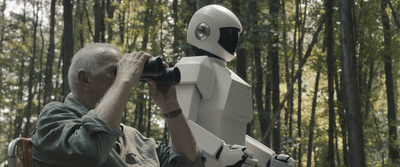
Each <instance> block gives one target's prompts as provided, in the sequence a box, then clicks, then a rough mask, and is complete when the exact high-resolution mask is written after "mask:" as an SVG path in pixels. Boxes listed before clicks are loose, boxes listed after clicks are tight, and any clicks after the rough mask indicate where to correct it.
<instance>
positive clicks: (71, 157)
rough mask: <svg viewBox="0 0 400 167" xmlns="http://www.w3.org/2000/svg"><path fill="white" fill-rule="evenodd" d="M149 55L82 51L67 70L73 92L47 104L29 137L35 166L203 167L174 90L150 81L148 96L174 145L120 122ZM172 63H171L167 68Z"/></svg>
mask: <svg viewBox="0 0 400 167" xmlns="http://www.w3.org/2000/svg"><path fill="white" fill-rule="evenodd" d="M150 57H151V55H149V54H147V53H145V52H133V53H130V54H126V55H125V56H122V55H121V53H120V52H119V51H118V49H117V48H116V47H115V46H113V45H110V44H102V43H94V44H89V45H87V46H86V47H84V48H82V49H81V50H80V51H79V52H78V53H76V54H75V56H74V57H73V59H72V63H71V67H70V69H69V75H68V79H69V85H70V88H71V94H69V95H68V96H67V98H66V99H65V102H64V103H61V102H52V103H49V104H47V105H46V106H45V107H44V108H43V110H42V112H41V114H40V116H39V119H38V124H37V128H36V130H35V131H34V132H33V135H32V144H33V148H32V153H33V160H34V165H35V166H110V167H116V166H204V161H205V158H204V155H203V154H202V153H201V152H200V151H199V150H198V148H197V145H196V141H195V139H194V137H193V134H192V131H191V129H190V128H189V126H188V124H187V122H186V119H185V117H184V116H183V114H181V113H182V110H181V108H180V106H179V103H178V101H177V97H176V90H175V86H167V85H157V83H156V82H155V81H153V80H148V85H149V89H150V91H149V94H150V96H151V98H152V99H153V101H154V102H155V104H157V106H158V107H160V109H161V111H162V113H163V114H164V118H165V120H166V122H167V124H168V127H169V129H170V132H171V140H172V147H166V146H165V145H164V144H162V143H159V142H155V141H154V139H150V138H146V137H144V136H143V135H142V134H140V133H139V132H138V131H137V130H136V129H134V128H132V127H128V126H126V125H124V124H121V118H122V116H123V112H124V109H125V106H126V103H127V101H128V95H129V92H130V90H131V89H132V88H133V87H135V86H136V85H137V84H138V83H139V80H140V77H141V74H142V71H143V67H144V63H145V62H146V61H147V59H149V58H150ZM172 65H173V64H172V63H170V66H172Z"/></svg>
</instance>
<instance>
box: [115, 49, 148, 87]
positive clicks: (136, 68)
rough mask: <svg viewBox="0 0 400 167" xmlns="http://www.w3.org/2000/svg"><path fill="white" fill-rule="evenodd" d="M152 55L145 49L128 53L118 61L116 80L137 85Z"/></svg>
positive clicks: (132, 85) (131, 85) (129, 84)
mask: <svg viewBox="0 0 400 167" xmlns="http://www.w3.org/2000/svg"><path fill="white" fill-rule="evenodd" d="M150 57H152V56H151V55H150V54H148V53H146V52H143V51H140V52H132V53H129V54H126V55H125V56H124V57H123V58H122V59H121V60H120V61H119V62H118V67H117V76H116V79H115V82H120V81H126V82H127V83H128V86H130V87H134V86H136V85H137V84H138V83H139V80H140V77H141V76H142V73H143V68H144V63H145V62H146V61H147V60H148V59H149V58H150Z"/></svg>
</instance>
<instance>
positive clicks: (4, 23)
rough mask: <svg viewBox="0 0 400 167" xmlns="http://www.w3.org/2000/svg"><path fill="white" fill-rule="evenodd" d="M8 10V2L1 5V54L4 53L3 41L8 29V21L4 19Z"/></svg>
mask: <svg viewBox="0 0 400 167" xmlns="http://www.w3.org/2000/svg"><path fill="white" fill-rule="evenodd" d="M5 10H6V0H4V1H3V5H1V18H0V19H1V26H0V27H1V31H0V53H3V40H4V31H5V27H6V23H7V22H6V20H5V19H4V11H5Z"/></svg>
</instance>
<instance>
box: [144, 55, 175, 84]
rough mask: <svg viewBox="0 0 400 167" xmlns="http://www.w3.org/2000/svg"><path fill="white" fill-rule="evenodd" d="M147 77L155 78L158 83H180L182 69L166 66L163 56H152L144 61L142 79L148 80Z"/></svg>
mask: <svg viewBox="0 0 400 167" xmlns="http://www.w3.org/2000/svg"><path fill="white" fill-rule="evenodd" d="M147 79H153V80H155V81H156V82H157V84H164V85H178V84H179V83H180V82H181V71H180V70H179V68H178V67H169V68H164V64H163V62H162V60H161V58H159V57H152V58H149V59H148V60H147V61H146V63H144V68H143V73H142V76H141V77H140V81H142V82H146V80H147Z"/></svg>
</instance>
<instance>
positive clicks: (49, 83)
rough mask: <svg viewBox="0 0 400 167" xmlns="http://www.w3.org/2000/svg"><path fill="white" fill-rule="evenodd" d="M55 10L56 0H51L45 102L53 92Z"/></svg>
mask: <svg viewBox="0 0 400 167" xmlns="http://www.w3.org/2000/svg"><path fill="white" fill-rule="evenodd" d="M55 10H56V0H51V14H50V39H49V41H50V44H49V49H48V51H47V61H46V72H45V81H44V82H45V87H44V104H43V105H45V104H47V103H49V102H50V101H51V95H52V92H53V82H52V79H53V63H54V54H55V53H54V49H55V45H54V26H55V19H54V15H55Z"/></svg>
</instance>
